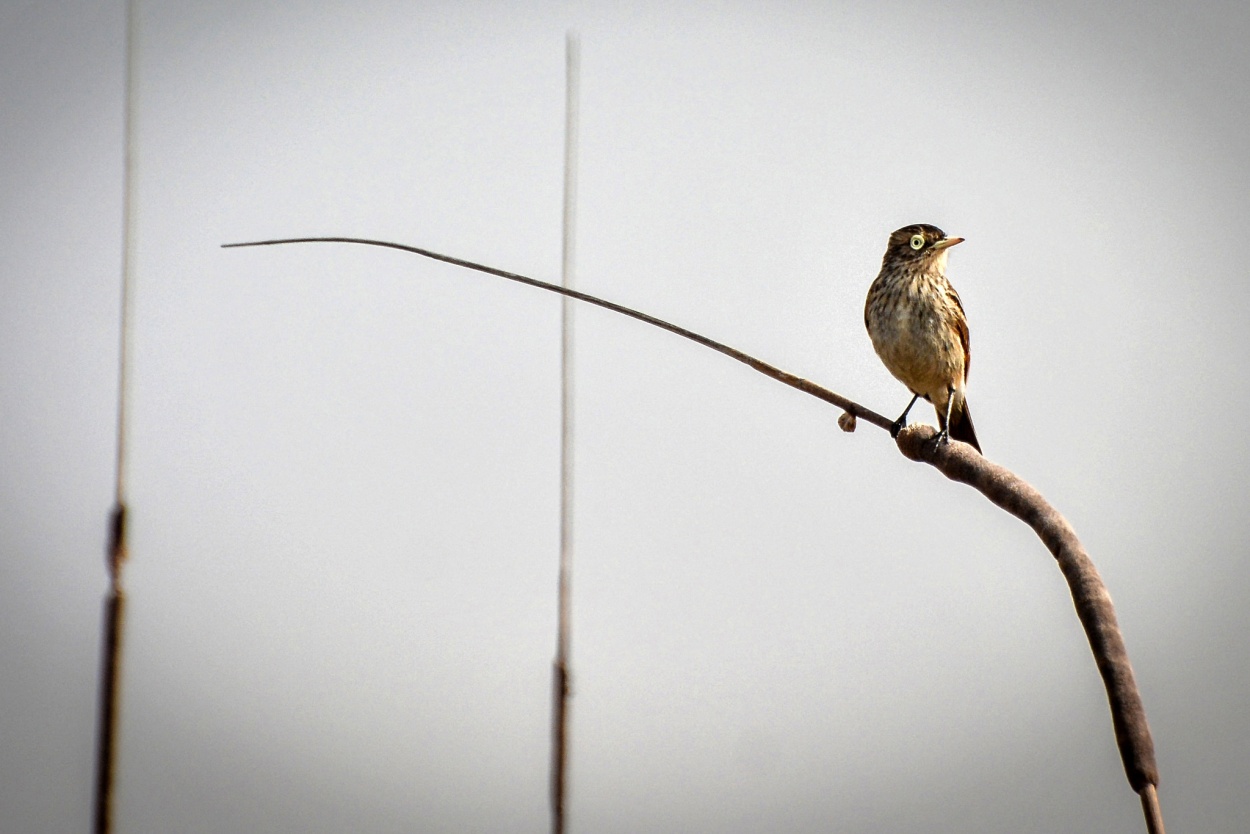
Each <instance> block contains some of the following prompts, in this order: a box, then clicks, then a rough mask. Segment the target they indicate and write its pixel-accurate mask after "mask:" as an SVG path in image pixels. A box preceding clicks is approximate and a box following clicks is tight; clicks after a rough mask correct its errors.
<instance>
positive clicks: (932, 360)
mask: <svg viewBox="0 0 1250 834" xmlns="http://www.w3.org/2000/svg"><path fill="white" fill-rule="evenodd" d="M952 293H953V290H951V288H950V284H949V283H947V281H946V279H945V277H943V276H941V275H934V274H932V273H928V272H920V271H917V272H913V273H910V274H908V275H907V277H906V279H905V280H902V281H890V282H885V281H883V280H882V279H881V278H880V277H879V278H878V279H877V280H876V281H875V282H873V286H872V288H871V289H870V290H869V303H868V304H867V306H866V308H865V323H866V324H867V325H868V336H869V338H871V339H872V346H873V349H875V350H876V351H877V355H878V356H879V357H881V361H882V362H883V363H885V366H886V368H887V369H888V370H889V371H890V373H891V374H893V375H894V376H895V378H897V379H898V380H899V381H900V382H902V383H903V384H904V385H906V386H907V387H908V388H910V389H911V390H912V392H913V393H918V394H921V395H923V396H927V397H928V398H929V399H930V400H931V401H932V402H933V403H934V404H935V405H937V404H939V403H945V401H946V387H947V384H948V383H949V382H950V380H952V379H957V380H959V382H960V384H959V385H958V387H959V388H960V389H962V388H963V385H962V383H963V380H964V376H965V368H964V349H963V344H962V343H961V342H960V340H959V334H958V328H957V327H956V326H955V323H956V322H957V321H959V320H960V319H961V318H962V316H963V313H962V311H961V310H960V309H959V307H958V305H957V303H956V302H955V301H954V299H953V298H952V297H951V294H952ZM874 294H876V295H877V296H879V298H874V297H873V296H874Z"/></svg>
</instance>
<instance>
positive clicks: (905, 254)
mask: <svg viewBox="0 0 1250 834" xmlns="http://www.w3.org/2000/svg"><path fill="white" fill-rule="evenodd" d="M963 240H964V239H963V238H961V237H947V236H946V232H944V231H942V230H941V229H939V228H938V227H937V226H930V225H929V224H928V223H916V224H913V225H911V226H904V227H903V228H901V229H899V230H898V231H896V232H894V233H893V234H891V235H890V243H889V245H888V246H886V250H885V260H887V261H888V260H903V261H920V260H927V259H929V258H932V257H935V256H936V255H937V254H938V253H939V252H942V251H944V250H946V249H948V248H950V247H952V246H954V245H955V244H956V243H963Z"/></svg>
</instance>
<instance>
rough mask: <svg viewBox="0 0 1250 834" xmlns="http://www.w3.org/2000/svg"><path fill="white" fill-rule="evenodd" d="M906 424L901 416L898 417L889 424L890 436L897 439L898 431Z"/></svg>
mask: <svg viewBox="0 0 1250 834" xmlns="http://www.w3.org/2000/svg"><path fill="white" fill-rule="evenodd" d="M906 425H907V422H906V421H905V420H904V419H903V418H902V417H899V418H898V419H897V420H895V421H894V422H893V423H892V424H891V425H890V437H892V438H894V439H895V440H898V433H899V432H901V431H902V430H903V427H904V426H906Z"/></svg>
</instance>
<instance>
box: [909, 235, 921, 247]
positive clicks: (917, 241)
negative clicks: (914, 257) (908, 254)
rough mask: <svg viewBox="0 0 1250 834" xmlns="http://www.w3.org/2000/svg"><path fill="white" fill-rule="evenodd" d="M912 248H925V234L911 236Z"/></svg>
mask: <svg viewBox="0 0 1250 834" xmlns="http://www.w3.org/2000/svg"><path fill="white" fill-rule="evenodd" d="M911 248H912V249H923V248H924V235H912V236H911Z"/></svg>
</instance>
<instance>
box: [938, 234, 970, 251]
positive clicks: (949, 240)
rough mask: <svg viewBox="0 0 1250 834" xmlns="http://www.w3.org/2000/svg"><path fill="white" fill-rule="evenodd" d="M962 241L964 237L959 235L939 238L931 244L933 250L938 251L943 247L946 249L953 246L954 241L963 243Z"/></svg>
mask: <svg viewBox="0 0 1250 834" xmlns="http://www.w3.org/2000/svg"><path fill="white" fill-rule="evenodd" d="M963 242H964V239H963V238H961V237H944V238H942V239H941V240H939V241H938V242H937V243H935V244H933V251H934V252H940V251H942V250H943V249H947V248H949V247H951V246H954V245H955V244H956V243H963Z"/></svg>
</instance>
